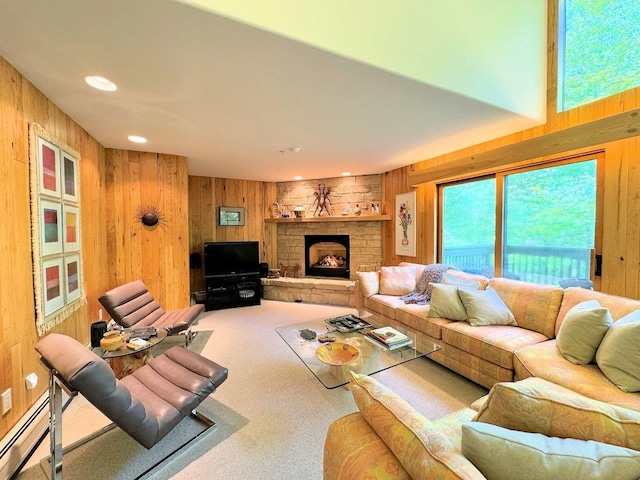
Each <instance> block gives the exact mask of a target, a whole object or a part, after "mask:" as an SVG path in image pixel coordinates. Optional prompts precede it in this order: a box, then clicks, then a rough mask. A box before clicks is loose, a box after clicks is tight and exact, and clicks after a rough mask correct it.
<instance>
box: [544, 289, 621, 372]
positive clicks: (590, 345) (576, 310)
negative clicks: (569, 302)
mask: <svg viewBox="0 0 640 480" xmlns="http://www.w3.org/2000/svg"><path fill="white" fill-rule="evenodd" d="M612 323H613V320H612V319H611V314H610V313H609V310H607V309H606V308H603V307H601V306H600V304H599V303H598V301H597V300H587V301H586V302H582V303H579V304H577V305H576V306H575V307H573V308H572V309H571V310H569V312H568V313H567V316H566V317H565V319H564V322H562V326H561V327H560V330H559V331H558V336H557V339H556V341H557V344H558V348H559V349H560V352H561V353H562V356H563V357H564V358H566V359H567V360H569V361H570V362H571V363H575V364H576V365H586V364H587V363H591V362H593V360H594V359H595V358H596V350H597V349H598V346H600V342H602V339H603V338H604V335H605V334H606V333H607V330H609V327H610V326H611V324H612Z"/></svg>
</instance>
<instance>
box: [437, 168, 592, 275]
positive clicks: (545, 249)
mask: <svg viewBox="0 0 640 480" xmlns="http://www.w3.org/2000/svg"><path fill="white" fill-rule="evenodd" d="M597 172H598V156H591V157H587V158H582V159H579V160H578V161H576V160H575V159H574V160H571V161H563V162H557V163H554V164H551V165H544V166H538V167H532V168H528V169H522V170H514V171H508V172H501V173H498V174H496V175H493V176H491V177H483V178H480V179H477V180H470V181H467V182H464V183H452V184H443V185H440V187H439V202H440V214H441V217H440V218H441V221H440V261H441V262H442V263H448V264H450V265H453V266H455V267H457V268H460V269H461V270H464V271H467V272H471V273H479V274H482V275H485V276H487V277H489V278H491V277H493V276H500V277H507V278H513V279H518V280H523V281H527V282H532V283H542V284H550V285H560V286H562V287H567V286H574V285H575V286H584V287H588V288H589V287H592V286H593V267H592V262H593V260H594V253H595V249H596V248H597V246H598V245H597V243H598V234H597V231H598V229H597V225H598V219H597V211H598V202H599V200H598V195H597V194H598V189H597V184H598V173H597ZM496 212H497V213H496Z"/></svg>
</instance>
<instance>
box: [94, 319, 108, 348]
mask: <svg viewBox="0 0 640 480" xmlns="http://www.w3.org/2000/svg"><path fill="white" fill-rule="evenodd" d="M106 331H107V322H95V323H92V324H91V346H92V347H99V346H100V340H102V336H103V335H104V334H105V332H106Z"/></svg>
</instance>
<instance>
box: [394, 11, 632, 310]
mask: <svg viewBox="0 0 640 480" xmlns="http://www.w3.org/2000/svg"><path fill="white" fill-rule="evenodd" d="M557 11H558V0H549V25H548V27H549V28H548V32H549V41H548V72H547V75H548V82H547V85H548V87H547V122H546V123H545V124H544V125H542V126H539V127H535V128H531V129H528V130H524V131H522V132H518V133H515V134H513V135H508V136H505V137H501V138H498V139H496V140H492V141H489V142H485V143H481V144H478V145H475V146H472V147H469V148H465V149H463V150H459V151H456V152H452V153H449V154H446V155H440V156H438V157H434V158H431V159H428V160H424V161H421V162H418V163H416V164H414V165H411V166H409V167H405V168H401V169H397V170H393V171H391V172H388V173H387V174H385V177H384V198H385V200H384V201H385V206H386V208H387V211H393V209H394V208H395V206H394V197H395V194H397V193H404V192H408V191H411V190H412V189H411V188H410V187H409V185H408V182H407V180H406V176H407V172H409V171H412V170H419V169H423V168H427V167H428V166H431V165H438V164H442V163H445V162H450V161H455V160H457V159H460V158H464V157H468V156H471V155H474V154H478V153H481V152H485V151H489V150H493V149H496V148H499V147H502V146H505V145H512V144H517V143H518V142H522V141H523V140H527V139H530V138H535V137H539V136H541V135H545V134H547V133H551V132H556V131H560V130H563V129H566V128H569V127H572V126H575V125H580V124H583V123H587V122H591V121H593V120H598V119H601V118H605V117H608V116H611V115H615V114H618V113H622V112H628V111H630V110H633V109H635V108H638V107H640V88H635V89H632V90H628V91H626V92H623V93H620V94H616V95H612V96H610V97H608V98H605V99H602V100H599V101H597V102H593V103H590V104H588V105H584V106H581V107H577V108H574V109H571V110H568V111H565V112H559V113H558V112H556V104H557V101H556V94H557V91H556V83H557V50H556V45H557V41H556V39H557V20H556V17H557ZM598 149H603V150H604V152H605V168H604V186H603V188H604V195H605V201H604V203H605V205H604V211H603V228H604V238H603V242H602V252H601V253H602V255H603V275H602V279H601V280H602V281H601V289H602V291H604V292H608V293H613V294H618V295H625V296H630V297H633V298H640V258H638V257H639V255H640V254H639V253H638V252H640V235H639V234H640V231H639V229H638V215H639V214H640V148H639V140H638V137H635V138H631V139H626V140H619V141H615V142H610V143H605V144H599V145H594V146H593V147H589V148H583V149H581V150H579V151H568V152H563V153H562V154H559V155H556V156H554V158H562V157H566V156H572V155H575V154H578V153H586V152H589V151H596V150H598ZM550 159H551V158H549V157H545V158H532V159H530V160H527V161H525V162H519V163H514V164H513V166H523V165H527V164H532V163H538V162H541V161H546V160H550ZM415 190H416V192H417V197H418V200H417V202H418V210H421V211H419V212H418V225H419V227H418V242H420V245H419V248H418V255H417V256H416V257H410V258H407V257H401V258H399V257H397V256H396V255H395V253H394V246H393V245H394V244H393V238H394V237H393V235H394V232H395V230H394V226H395V225H387V226H385V243H384V245H383V249H384V252H383V253H384V263H385V265H394V264H397V262H398V261H403V260H405V261H406V260H408V261H415V262H420V263H431V262H434V261H436V258H437V243H436V241H435V239H436V235H437V197H436V194H437V185H436V183H434V182H430V183H424V184H421V185H419V186H418V187H417V188H415ZM559 200H560V199H559ZM390 208H391V209H390ZM391 223H393V222H391Z"/></svg>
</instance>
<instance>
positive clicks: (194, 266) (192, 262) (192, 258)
mask: <svg viewBox="0 0 640 480" xmlns="http://www.w3.org/2000/svg"><path fill="white" fill-rule="evenodd" d="M189 268H190V269H191V270H198V269H200V268H202V259H201V257H200V254H199V253H198V252H194V253H192V254H190V255H189Z"/></svg>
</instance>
